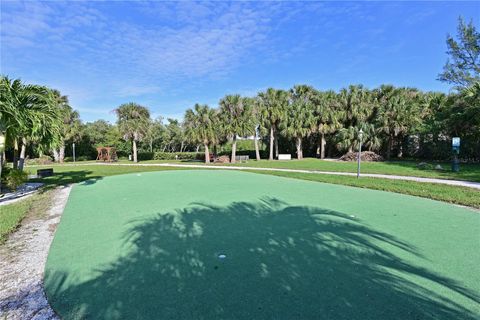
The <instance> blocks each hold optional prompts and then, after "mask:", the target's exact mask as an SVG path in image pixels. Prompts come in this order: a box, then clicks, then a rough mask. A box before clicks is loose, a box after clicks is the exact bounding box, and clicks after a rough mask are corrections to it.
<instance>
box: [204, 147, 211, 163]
mask: <svg viewBox="0 0 480 320" xmlns="http://www.w3.org/2000/svg"><path fill="white" fill-rule="evenodd" d="M204 146H205V163H207V164H208V163H210V153H209V152H208V144H204Z"/></svg>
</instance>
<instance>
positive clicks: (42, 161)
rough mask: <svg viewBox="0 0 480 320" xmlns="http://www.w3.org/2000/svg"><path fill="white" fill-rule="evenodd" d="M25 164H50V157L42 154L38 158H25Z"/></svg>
mask: <svg viewBox="0 0 480 320" xmlns="http://www.w3.org/2000/svg"><path fill="white" fill-rule="evenodd" d="M25 162H26V164H27V165H44V164H51V163H52V158H51V157H50V156H47V155H43V156H41V157H39V158H33V159H27V160H25Z"/></svg>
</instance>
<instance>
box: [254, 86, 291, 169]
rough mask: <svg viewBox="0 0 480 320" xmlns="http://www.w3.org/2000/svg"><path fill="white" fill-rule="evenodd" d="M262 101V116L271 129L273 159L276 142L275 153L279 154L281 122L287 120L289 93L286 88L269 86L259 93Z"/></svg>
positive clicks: (271, 158) (264, 123)
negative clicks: (279, 88) (280, 88)
mask: <svg viewBox="0 0 480 320" xmlns="http://www.w3.org/2000/svg"><path fill="white" fill-rule="evenodd" d="M258 99H259V103H260V106H261V108H260V110H261V111H260V117H261V119H262V122H263V125H264V126H265V127H266V128H267V129H268V130H269V131H270V150H269V152H270V153H269V157H268V160H273V147H274V142H275V154H276V156H278V137H277V135H278V129H279V126H280V123H281V122H282V121H283V120H285V116H286V109H287V106H288V93H287V92H286V91H284V90H276V89H273V88H268V89H267V91H265V92H260V93H259V94H258Z"/></svg>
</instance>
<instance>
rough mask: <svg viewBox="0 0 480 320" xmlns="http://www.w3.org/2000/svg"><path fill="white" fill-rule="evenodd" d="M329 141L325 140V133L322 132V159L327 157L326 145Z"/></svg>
mask: <svg viewBox="0 0 480 320" xmlns="http://www.w3.org/2000/svg"><path fill="white" fill-rule="evenodd" d="M326 144H327V142H326V141H325V133H321V134H320V159H325V145H326Z"/></svg>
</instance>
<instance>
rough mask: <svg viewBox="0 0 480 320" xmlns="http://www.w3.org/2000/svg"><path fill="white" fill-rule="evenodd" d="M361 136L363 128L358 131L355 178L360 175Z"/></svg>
mask: <svg viewBox="0 0 480 320" xmlns="http://www.w3.org/2000/svg"><path fill="white" fill-rule="evenodd" d="M362 138H363V130H362V129H360V131H359V132H358V140H359V141H358V144H359V146H358V157H357V179H358V178H359V177H360V161H361V158H362Z"/></svg>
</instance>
